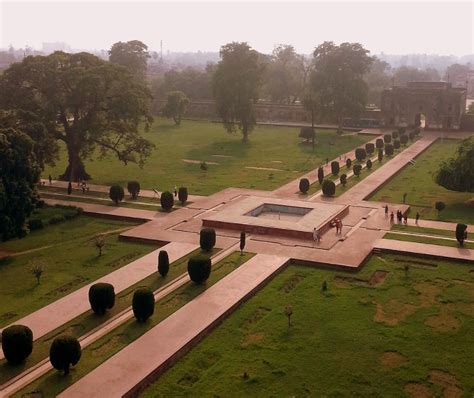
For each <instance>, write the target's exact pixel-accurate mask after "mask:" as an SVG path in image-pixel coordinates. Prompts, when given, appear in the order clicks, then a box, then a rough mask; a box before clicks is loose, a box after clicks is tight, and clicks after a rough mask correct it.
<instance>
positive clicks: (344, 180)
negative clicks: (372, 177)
mask: <svg viewBox="0 0 474 398" xmlns="http://www.w3.org/2000/svg"><path fill="white" fill-rule="evenodd" d="M339 181H340V182H341V185H342V186H343V187H344V186H345V185H346V183H347V174H341V177H340V178H339Z"/></svg>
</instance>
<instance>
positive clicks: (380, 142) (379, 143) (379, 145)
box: [375, 138, 384, 149]
mask: <svg viewBox="0 0 474 398" xmlns="http://www.w3.org/2000/svg"><path fill="white" fill-rule="evenodd" d="M383 146H384V142H383V139H382V138H377V139H376V140H375V147H376V148H377V149H382V148H383Z"/></svg>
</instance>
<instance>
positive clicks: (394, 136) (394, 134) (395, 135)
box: [392, 130, 400, 140]
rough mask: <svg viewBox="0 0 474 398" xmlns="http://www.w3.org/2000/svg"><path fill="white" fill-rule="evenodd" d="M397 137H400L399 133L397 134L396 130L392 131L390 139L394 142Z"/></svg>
mask: <svg viewBox="0 0 474 398" xmlns="http://www.w3.org/2000/svg"><path fill="white" fill-rule="evenodd" d="M399 136H400V135H399V133H398V131H397V130H395V131H392V138H393V139H394V140H396V139H397V138H398V137H399Z"/></svg>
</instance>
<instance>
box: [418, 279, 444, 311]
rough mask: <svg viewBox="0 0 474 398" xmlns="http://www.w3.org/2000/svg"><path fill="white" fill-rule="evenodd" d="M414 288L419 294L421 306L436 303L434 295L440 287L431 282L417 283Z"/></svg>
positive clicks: (438, 291)
mask: <svg viewBox="0 0 474 398" xmlns="http://www.w3.org/2000/svg"><path fill="white" fill-rule="evenodd" d="M414 289H415V290H416V291H417V292H418V293H419V294H420V302H421V306H422V307H427V306H429V305H431V304H434V303H436V296H437V295H438V294H439V293H440V291H441V289H440V288H439V287H438V286H436V285H434V284H432V283H424V282H422V283H417V284H416V285H415V286H414Z"/></svg>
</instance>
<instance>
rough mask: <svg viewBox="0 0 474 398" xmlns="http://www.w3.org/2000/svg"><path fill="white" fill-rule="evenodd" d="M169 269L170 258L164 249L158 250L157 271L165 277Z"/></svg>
mask: <svg viewBox="0 0 474 398" xmlns="http://www.w3.org/2000/svg"><path fill="white" fill-rule="evenodd" d="M169 270H170V259H169V257H168V252H167V251H166V250H160V252H159V253H158V272H159V274H160V275H161V276H163V277H165V276H166V275H167V274H168V271H169Z"/></svg>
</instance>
